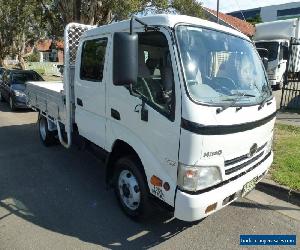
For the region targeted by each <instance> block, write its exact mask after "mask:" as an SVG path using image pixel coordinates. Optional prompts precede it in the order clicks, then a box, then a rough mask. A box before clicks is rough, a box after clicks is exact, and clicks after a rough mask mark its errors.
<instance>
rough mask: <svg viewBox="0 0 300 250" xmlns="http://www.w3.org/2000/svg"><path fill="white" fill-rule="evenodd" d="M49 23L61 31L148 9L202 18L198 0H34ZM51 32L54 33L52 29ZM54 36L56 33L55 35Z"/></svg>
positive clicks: (114, 19)
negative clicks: (69, 26)
mask: <svg viewBox="0 0 300 250" xmlns="http://www.w3.org/2000/svg"><path fill="white" fill-rule="evenodd" d="M37 1H38V2H39V3H40V5H41V6H42V8H43V12H44V14H45V17H46V18H47V19H48V22H49V23H50V24H51V26H52V27H53V26H55V27H56V26H57V24H59V25H60V27H59V28H58V27H56V28H55V30H56V31H59V32H61V33H60V35H62V30H63V27H64V26H65V25H67V24H68V23H70V22H79V23H84V24H90V25H103V24H108V23H111V22H112V21H120V20H124V19H126V18H129V17H130V16H131V15H132V14H137V13H141V12H144V11H147V10H150V11H151V12H152V13H153V12H154V13H163V12H179V13H181V14H186V15H192V16H197V17H204V13H203V10H202V6H201V3H199V2H198V1H197V0H160V1H159V0H114V1H111V0H52V1H51V0H37ZM52 33H54V32H52ZM56 35H57V34H56Z"/></svg>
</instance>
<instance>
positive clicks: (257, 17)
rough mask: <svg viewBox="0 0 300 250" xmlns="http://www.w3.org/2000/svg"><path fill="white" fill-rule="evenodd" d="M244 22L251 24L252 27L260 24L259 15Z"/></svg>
mask: <svg viewBox="0 0 300 250" xmlns="http://www.w3.org/2000/svg"><path fill="white" fill-rule="evenodd" d="M246 21H247V22H248V23H251V24H253V25H255V24H258V23H261V22H262V20H261V16H260V15H259V14H257V15H256V16H255V17H251V18H248V19H246Z"/></svg>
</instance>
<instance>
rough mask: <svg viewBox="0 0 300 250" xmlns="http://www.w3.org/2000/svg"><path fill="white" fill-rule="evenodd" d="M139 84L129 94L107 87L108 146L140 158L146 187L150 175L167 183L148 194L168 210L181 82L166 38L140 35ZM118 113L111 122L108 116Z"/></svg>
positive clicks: (158, 34)
mask: <svg viewBox="0 0 300 250" xmlns="http://www.w3.org/2000/svg"><path fill="white" fill-rule="evenodd" d="M138 36H139V58H138V60H139V69H138V71H139V72H138V81H137V83H136V84H134V85H133V86H132V92H131V91H130V90H129V89H128V88H126V87H124V86H115V85H113V84H109V87H108V88H109V90H108V91H109V94H108V95H109V98H108V105H107V114H108V116H109V119H108V123H107V124H108V126H107V127H108V141H110V142H111V144H112V143H113V142H114V141H115V139H119V138H120V139H121V140H124V141H125V142H127V143H129V144H130V145H131V146H132V147H133V148H134V149H135V150H136V151H137V153H138V154H139V156H140V158H141V160H142V163H143V164H144V169H145V172H146V176H147V178H148V183H149V182H150V178H151V176H153V175H155V176H157V177H159V178H160V179H161V180H163V182H168V183H169V184H170V186H171V187H170V190H169V191H166V190H164V189H163V188H159V187H156V186H152V185H151V184H149V189H150V192H151V193H152V194H153V195H155V196H157V197H158V198H159V199H161V200H164V201H166V202H167V203H168V204H170V205H172V204H173V202H174V194H175V189H176V180H177V164H178V150H179V138H180V121H181V111H180V110H181V109H180V105H181V102H180V86H179V85H180V82H179V78H178V73H175V72H176V71H175V70H174V65H176V63H175V57H174V50H173V46H169V44H172V42H171V41H170V40H171V39H170V38H169V36H168V33H167V32H166V33H163V32H162V31H161V32H140V33H138ZM112 111H114V112H117V113H118V114H119V116H118V119H116V118H115V117H114V116H113V113H112V116H111V115H110V114H109V113H108V112H112Z"/></svg>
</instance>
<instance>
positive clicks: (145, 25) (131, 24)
mask: <svg viewBox="0 0 300 250" xmlns="http://www.w3.org/2000/svg"><path fill="white" fill-rule="evenodd" d="M134 21H136V22H138V23H139V24H141V25H143V26H144V28H145V32H147V31H150V30H153V31H158V30H159V28H158V27H156V26H151V27H149V26H148V24H146V23H145V22H143V21H142V20H141V19H139V18H137V17H136V16H132V17H131V19H130V35H132V33H133V22H134Z"/></svg>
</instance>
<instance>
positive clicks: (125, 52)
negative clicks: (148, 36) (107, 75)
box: [113, 32, 138, 86]
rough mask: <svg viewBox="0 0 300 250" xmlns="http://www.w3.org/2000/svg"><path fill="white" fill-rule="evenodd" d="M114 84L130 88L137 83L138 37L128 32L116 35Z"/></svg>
mask: <svg viewBox="0 0 300 250" xmlns="http://www.w3.org/2000/svg"><path fill="white" fill-rule="evenodd" d="M113 42H114V46H113V83H114V85H116V86H126V85H127V86H128V85H131V84H134V83H136V82H137V76H138V35H137V34H130V33H126V32H116V33H115V34H114V40H113Z"/></svg>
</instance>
